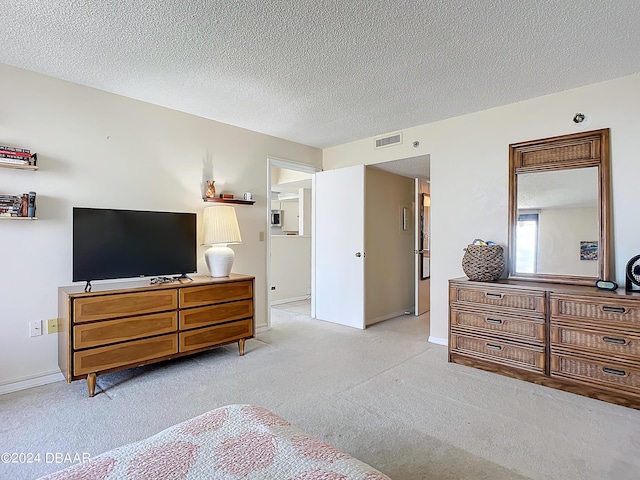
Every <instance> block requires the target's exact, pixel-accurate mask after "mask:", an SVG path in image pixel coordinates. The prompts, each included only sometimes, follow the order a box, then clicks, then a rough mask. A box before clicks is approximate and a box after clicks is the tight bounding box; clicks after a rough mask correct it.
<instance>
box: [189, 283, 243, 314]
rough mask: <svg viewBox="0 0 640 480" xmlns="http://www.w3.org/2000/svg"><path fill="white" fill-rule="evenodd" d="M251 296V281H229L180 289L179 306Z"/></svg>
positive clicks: (200, 304)
mask: <svg viewBox="0 0 640 480" xmlns="http://www.w3.org/2000/svg"><path fill="white" fill-rule="evenodd" d="M249 298H253V283H252V282H251V281H244V282H229V283H220V284H215V285H206V286H203V287H191V288H181V289H180V308H189V307H200V306H203V305H210V304H212V303H221V302H231V301H234V300H243V299H249Z"/></svg>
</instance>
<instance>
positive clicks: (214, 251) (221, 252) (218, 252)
mask: <svg viewBox="0 0 640 480" xmlns="http://www.w3.org/2000/svg"><path fill="white" fill-rule="evenodd" d="M235 256H236V254H235V252H234V251H233V250H231V249H230V248H229V247H227V246H226V245H214V246H212V247H211V248H209V249H208V250H207V251H206V252H204V260H205V262H207V268H208V269H209V275H211V276H212V277H228V276H229V274H230V273H231V267H232V266H233V260H234V259H235Z"/></svg>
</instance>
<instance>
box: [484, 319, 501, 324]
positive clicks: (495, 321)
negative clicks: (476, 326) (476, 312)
mask: <svg viewBox="0 0 640 480" xmlns="http://www.w3.org/2000/svg"><path fill="white" fill-rule="evenodd" d="M487 323H493V324H494V325H502V320H497V319H495V318H487Z"/></svg>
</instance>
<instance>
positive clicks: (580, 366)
mask: <svg viewBox="0 0 640 480" xmlns="http://www.w3.org/2000/svg"><path fill="white" fill-rule="evenodd" d="M551 376H552V377H565V378H571V379H574V380H581V381H584V382H588V383H592V384H595V385H596V386H597V385H606V386H608V387H614V388H616V389H621V387H623V389H624V390H627V391H632V392H634V393H636V394H640V369H639V368H638V367H637V366H635V367H632V366H630V365H628V364H624V363H618V362H611V361H605V360H597V359H590V358H583V357H578V356H575V357H574V356H571V355H562V354H558V355H551Z"/></svg>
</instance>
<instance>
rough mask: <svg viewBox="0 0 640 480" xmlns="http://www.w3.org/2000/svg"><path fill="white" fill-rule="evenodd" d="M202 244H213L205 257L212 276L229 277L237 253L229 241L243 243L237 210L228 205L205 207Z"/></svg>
mask: <svg viewBox="0 0 640 480" xmlns="http://www.w3.org/2000/svg"><path fill="white" fill-rule="evenodd" d="M202 229H203V235H202V244H203V245H211V248H209V249H207V251H206V252H205V253H204V259H205V261H206V262H207V268H209V275H211V276H212V277H228V276H229V274H230V273H231V267H233V260H234V258H235V253H234V251H233V250H231V249H230V248H229V247H227V244H228V243H242V237H240V228H239V227H238V219H237V218H236V211H235V209H234V208H233V207H231V206H228V205H219V206H214V207H207V208H205V209H204V221H203V223H202Z"/></svg>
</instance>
